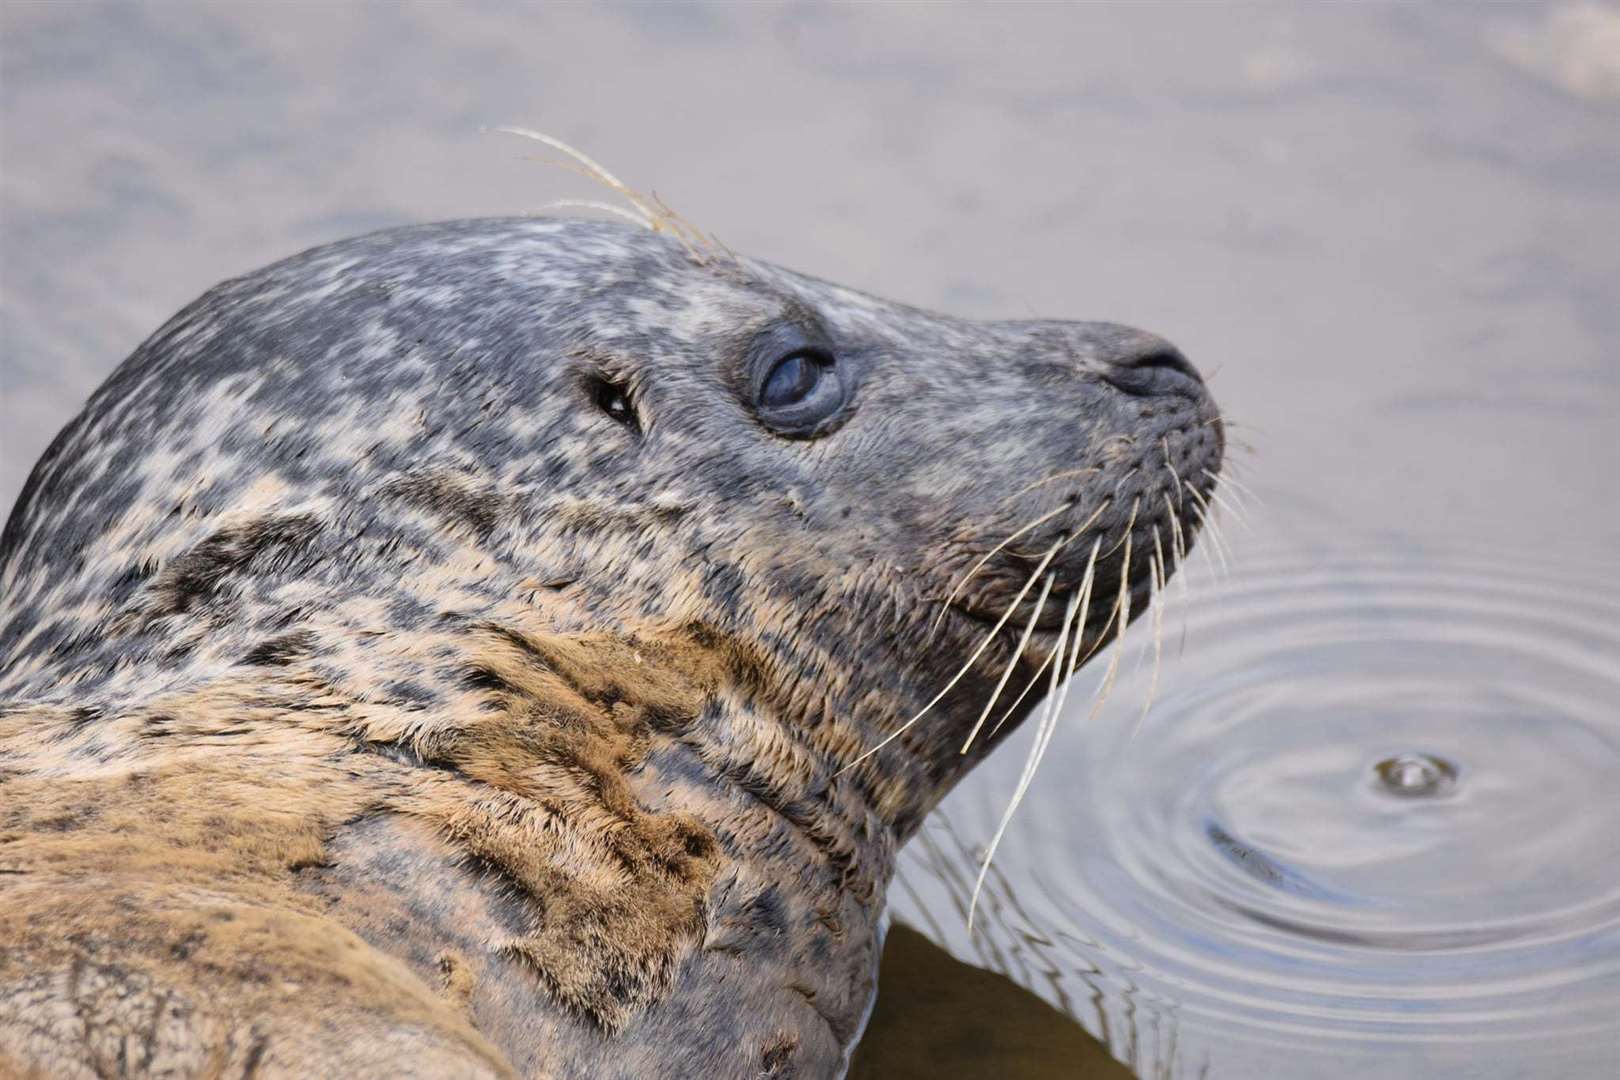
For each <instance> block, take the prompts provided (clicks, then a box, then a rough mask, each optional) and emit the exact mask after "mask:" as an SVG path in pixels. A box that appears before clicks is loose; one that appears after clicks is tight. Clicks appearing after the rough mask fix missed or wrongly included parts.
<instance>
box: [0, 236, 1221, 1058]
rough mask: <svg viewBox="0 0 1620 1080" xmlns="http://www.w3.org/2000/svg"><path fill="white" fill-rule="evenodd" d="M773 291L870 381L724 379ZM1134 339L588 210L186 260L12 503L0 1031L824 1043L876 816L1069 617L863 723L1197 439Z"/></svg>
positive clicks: (962, 761) (1128, 526)
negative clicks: (242, 268) (181, 297)
mask: <svg viewBox="0 0 1620 1080" xmlns="http://www.w3.org/2000/svg"><path fill="white" fill-rule="evenodd" d="M784 320H788V321H796V322H797V323H798V324H800V325H813V326H814V327H815V328H816V329H817V332H818V333H820V334H822V335H824V336H825V338H826V339H827V340H828V341H830V342H832V343H833V346H834V348H835V349H836V352H837V356H838V363H839V364H840V365H842V366H843V369H844V370H845V371H846V372H847V373H848V374H849V375H850V376H851V377H852V378H853V380H854V383H855V390H854V396H853V399H852V404H851V406H850V408H849V409H848V413H847V416H846V417H844V418H843V419H842V422H841V424H840V425H839V426H838V427H837V428H836V430H834V431H832V432H831V433H829V434H826V435H825V436H823V437H821V438H818V439H812V440H789V439H783V438H780V437H777V436H776V435H773V434H772V433H771V432H770V431H769V430H767V429H766V428H765V427H764V426H763V425H762V424H761V423H760V422H759V420H758V418H757V417H756V416H755V415H754V414H753V413H752V412H751V409H750V401H749V395H748V392H747V386H746V377H745V373H744V371H743V366H744V362H745V358H746V357H747V355H748V353H749V350H750V348H752V347H754V346H755V344H756V343H757V342H758V341H759V340H761V337H762V335H767V334H768V333H769V332H770V331H771V330H772V329H773V328H774V327H777V326H779V325H780V324H781V323H782V322H783V321H784ZM1165 349H1166V347H1165V346H1164V345H1163V343H1162V342H1159V341H1158V340H1157V339H1154V338H1152V337H1151V336H1149V335H1145V334H1142V333H1140V332H1137V331H1133V330H1129V329H1126V328H1123V327H1118V326H1113V325H1110V324H1101V323H1056V322H1016V323H975V322H967V321H962V320H956V319H951V318H947V317H944V316H940V315H935V314H931V313H927V312H923V311H919V310H916V309H912V308H907V307H903V306H900V305H896V304H891V303H888V302H885V301H881V300H878V299H875V298H872V297H869V296H865V295H861V294H858V293H855V292H852V291H850V290H847V289H843V288H840V287H837V286H834V285H830V284H827V283H825V282H821V281H816V280H814V279H811V278H807V277H804V276H801V275H797V274H793V273H790V272H788V271H785V270H781V269H778V268H775V267H772V266H769V265H766V264H762V263H758V262H753V261H750V260H747V259H742V258H731V257H726V258H716V259H694V258H693V257H692V254H691V252H690V251H689V250H687V249H686V248H685V247H683V246H682V245H681V244H679V243H678V242H676V241H674V240H671V239H669V238H667V237H664V236H658V235H654V234H652V233H648V232H639V231H636V230H633V229H627V228H624V227H620V226H613V225H605V224H599V223H586V222H562V221H539V220H486V221H469V222H455V223H448V224H441V225H432V226H425V227H419V228H411V229H403V230H395V231H391V232H385V233H379V234H376V235H373V236H368V237H361V238H359V239H355V240H350V241H345V242H343V243H339V244H335V245H332V246H329V247H325V248H320V249H317V250H315V251H311V252H308V253H305V254H303V255H299V256H296V257H294V258H292V259H289V260H287V261H285V262H282V263H279V264H276V265H274V266H271V267H269V268H267V269H264V270H261V271H259V272H257V273H253V274H250V275H248V276H246V277H242V278H238V279H236V280H233V281H229V282H226V283H224V284H222V285H220V286H218V287H217V288H215V289H213V290H212V291H210V292H209V293H208V294H207V295H205V296H204V297H203V298H201V299H200V300H198V301H197V302H196V303H194V304H193V305H191V306H190V307H188V308H186V309H185V310H184V311H182V312H181V313H180V314H179V315H177V316H176V317H175V318H174V319H172V320H171V321H170V322H169V323H168V324H167V325H165V326H164V327H163V328H162V329H160V330H159V331H158V332H157V333H156V334H155V335H154V336H153V337H152V338H151V339H150V340H149V341H148V342H146V343H145V344H144V345H143V346H141V348H140V349H139V350H137V351H136V353H135V354H134V355H133V356H131V357H130V358H129V360H127V361H126V362H125V363H124V364H123V365H122V366H121V367H120V368H119V369H118V371H117V372H116V373H115V374H114V375H113V376H112V377H111V378H110V379H109V380H108V381H107V383H106V384H105V385H104V386H103V387H102V388H101V389H100V390H99V391H97V393H96V394H95V395H94V396H93V397H92V399H91V400H90V402H89V404H88V405H87V406H86V408H85V410H84V412H83V413H82V414H81V415H80V416H79V417H78V418H77V419H76V420H74V421H73V423H72V424H70V425H69V427H68V428H67V429H66V430H65V431H64V432H63V433H62V434H61V436H59V437H58V439H57V440H56V442H55V443H54V444H53V445H52V446H51V448H50V450H49V451H48V452H47V453H46V455H45V457H44V458H43V460H42V461H41V462H40V463H39V465H38V466H37V467H36V469H35V471H34V473H33V476H32V478H31V479H30V481H29V483H28V486H27V488H26V489H25V491H24V493H23V495H22V497H21V498H20V500H19V501H18V504H17V506H16V509H15V510H14V512H13V514H12V516H11V519H10V521H9V523H8V524H7V526H6V529H5V533H4V536H3V538H0V588H3V597H0V701H3V702H5V703H6V704H5V705H4V706H3V707H0V1072H7V1071H9V1072H20V1073H22V1074H24V1075H29V1074H38V1075H51V1076H57V1075H61V1076H78V1075H83V1076H92V1075H109V1074H116V1075H129V1076H159V1075H164V1076H168V1075H178V1076H212V1075H289V1076H290V1075H317V1074H321V1075H347V1076H365V1075H377V1076H395V1075H424V1076H508V1075H514V1074H517V1075H533V1076H549V1075H558V1076H578V1075H592V1076H625V1077H629V1076H648V1075H681V1076H699V1075H701V1076H706V1077H714V1078H721V1077H752V1076H758V1075H771V1076H789V1075H794V1076H802V1077H815V1076H831V1075H837V1074H838V1073H839V1072H840V1071H841V1070H842V1068H843V1066H844V1063H845V1061H846V1059H847V1053H848V1050H849V1048H850V1047H851V1046H852V1045H853V1043H854V1041H855V1039H856V1038H857V1037H858V1035H859V1031H860V1028H861V1026H862V1024H863V1023H864V1019H863V1018H864V1016H865V1015H866V1013H867V1011H868V1009H869V1006H870V1002H871V999H872V995H873V993H874V978H875V963H876V957H877V955H878V950H879V945H880V942H879V937H880V934H879V930H878V927H879V925H880V917H881V914H882V908H883V897H884V891H885V888H886V886H887V883H888V880H889V876H890V872H891V869H892V866H893V860H894V855H895V852H896V850H897V849H898V848H899V846H900V845H901V844H902V843H904V841H905V840H906V838H907V837H908V836H909V835H910V834H911V833H912V832H913V831H914V830H915V829H916V827H917V825H918V824H919V823H920V822H921V820H922V818H923V817H924V815H926V814H927V812H928V811H929V809H930V808H931V807H932V806H933V805H934V804H935V803H936V802H937V801H938V800H939V799H940V798H941V797H943V795H944V794H945V792H947V791H948V790H949V789H950V787H951V786H952V784H954V783H955V781H956V780H957V779H958V778H960V777H961V776H962V775H963V774H964V773H965V772H966V771H967V770H968V769H969V768H971V766H972V765H973V764H974V763H975V762H976V761H978V760H979V759H981V758H982V756H983V754H984V753H986V752H988V750H989V749H990V747H992V746H993V745H994V744H995V743H996V741H998V740H999V738H1001V737H1004V736H1005V734H1006V731H1008V730H1011V727H1012V724H1009V725H1007V727H1006V728H1004V729H1003V730H1002V732H1001V733H1000V735H998V736H997V738H996V739H991V740H981V741H980V742H979V743H977V744H976V745H975V746H974V748H973V749H972V750H971V751H970V752H969V753H967V754H965V755H964V754H962V753H960V744H961V742H962V739H963V735H964V733H965V732H966V730H967V728H968V727H969V725H971V723H972V722H973V719H974V717H975V716H976V715H977V713H978V711H979V709H980V707H981V704H982V701H983V698H984V695H985V693H986V692H987V691H988V690H989V688H990V687H991V685H992V684H993V683H994V682H995V680H996V678H997V676H998V675H999V674H1000V671H1001V669H1002V667H1003V666H1004V665H1005V664H1007V663H1009V662H1011V663H1015V664H1018V665H1019V666H1020V667H1021V668H1027V669H1029V670H1031V671H1032V670H1033V669H1034V668H1035V667H1036V666H1037V665H1038V662H1039V660H1040V659H1041V657H1042V655H1043V652H1042V650H1047V651H1050V649H1051V648H1052V647H1053V645H1052V640H1051V638H1052V636H1053V635H1052V634H1051V633H1050V632H1048V631H1047V630H1044V629H1043V630H1042V631H1041V632H1039V633H1036V634H1035V635H1034V638H1033V639H1032V643H1031V645H1030V647H1029V649H1027V650H1026V653H1025V654H1024V655H1022V656H1014V655H1013V652H1014V645H1015V642H1014V639H1013V634H1012V633H1010V632H1009V633H1007V634H1005V635H1003V636H1002V637H1001V638H1000V639H998V640H997V641H996V642H995V643H994V646H993V647H992V648H991V649H989V650H987V651H986V652H985V653H984V654H983V657H982V660H981V661H979V662H978V663H976V664H975V665H973V667H972V669H971V670H970V672H969V675H968V677H967V678H965V679H964V680H963V681H962V683H961V684H960V685H959V686H958V687H957V688H955V689H954V690H953V692H952V694H951V695H949V696H948V697H947V698H946V699H945V700H944V701H942V702H941V703H940V705H939V706H937V707H936V708H935V709H933V710H932V711H931V712H930V713H929V714H928V716H927V718H926V719H925V721H924V722H922V723H919V724H917V725H915V726H914V727H913V728H911V729H909V730H907V731H906V732H905V734H904V735H903V736H902V737H900V738H897V739H895V740H894V741H893V742H891V743H889V744H888V745H886V746H884V747H883V749H882V750H881V751H880V752H879V753H876V754H873V755H871V756H870V757H867V758H865V759H864V760H861V755H862V754H863V753H864V752H865V751H867V750H868V749H869V748H871V747H872V746H874V745H876V744H878V743H879V742H880V741H881V740H882V739H883V738H884V737H885V736H886V735H887V734H889V733H891V732H893V731H895V730H897V729H898V727H899V725H900V724H902V723H903V722H904V721H905V720H906V719H907V718H909V717H911V716H912V715H914V714H915V713H916V712H917V710H918V709H919V708H920V705H921V703H922V702H924V701H926V700H927V699H928V698H929V697H931V696H932V695H933V694H934V692H935V691H936V690H937V689H938V687H940V686H941V685H943V683H944V682H945V680H946V679H948V678H949V677H950V676H951V674H952V673H953V672H954V671H955V670H956V668H957V667H958V666H959V665H960V664H961V663H962V661H963V659H964V658H965V657H966V656H967V655H969V653H970V652H971V650H972V649H973V648H974V647H975V646H976V645H977V644H978V642H979V640H980V639H981V638H982V636H983V635H984V634H985V633H986V631H987V629H988V623H987V622H986V619H987V618H989V619H991V620H993V619H994V618H995V617H996V616H997V615H999V614H1000V612H1001V609H1002V608H1003V607H1005V605H1006V604H1008V603H1009V602H1010V601H1011V600H1012V598H1013V597H1014V595H1016V593H1017V590H1018V589H1019V588H1020V587H1021V586H1022V585H1023V583H1024V581H1025V580H1026V578H1027V576H1028V573H1029V570H1030V567H1031V565H1032V560H1033V556H1032V554H1031V553H1039V552H1042V551H1045V550H1047V549H1048V548H1050V547H1051V545H1052V544H1053V542H1054V540H1055V539H1056V538H1060V537H1062V536H1064V535H1065V530H1066V529H1067V530H1070V531H1073V530H1077V529H1079V528H1080V526H1081V523H1082V522H1085V521H1088V520H1089V521H1090V522H1091V524H1090V525H1089V526H1088V527H1087V530H1086V533H1085V535H1084V537H1081V538H1077V540H1076V542H1074V543H1072V544H1071V545H1070V547H1069V548H1067V549H1065V554H1063V555H1062V556H1061V557H1060V558H1057V559H1056V561H1054V562H1053V563H1052V564H1051V566H1052V572H1053V573H1054V575H1055V576H1056V581H1057V585H1056V590H1057V591H1058V592H1061V591H1063V590H1064V589H1071V590H1072V589H1073V588H1074V586H1075V584H1076V583H1077V581H1078V579H1079V577H1080V574H1081V572H1082V570H1083V566H1084V563H1083V556H1084V555H1085V554H1086V553H1087V552H1088V551H1089V550H1090V548H1091V547H1092V543H1091V541H1092V540H1093V539H1100V540H1102V541H1103V547H1104V550H1105V551H1106V552H1107V555H1106V556H1105V557H1104V558H1103V559H1102V560H1101V562H1100V563H1099V564H1098V567H1097V570H1096V575H1097V580H1098V582H1099V583H1100V584H1099V586H1098V592H1099V593H1102V592H1103V591H1104V590H1105V589H1107V588H1109V587H1113V586H1111V585H1109V584H1108V583H1109V582H1115V583H1117V582H1118V581H1119V580H1120V578H1121V576H1122V575H1129V582H1130V584H1131V586H1132V587H1133V588H1136V587H1142V588H1145V587H1146V584H1147V580H1146V579H1147V577H1148V576H1149V575H1148V572H1147V565H1146V553H1147V552H1149V551H1152V550H1154V545H1153V543H1152V542H1151V536H1152V530H1153V529H1154V528H1163V529H1165V530H1166V532H1168V525H1167V523H1166V522H1165V520H1164V517H1163V515H1164V514H1165V513H1166V512H1167V511H1166V510H1165V509H1164V508H1165V507H1169V506H1184V505H1185V506H1190V505H1191V504H1188V503H1186V502H1185V501H1184V496H1185V494H1186V492H1184V490H1183V485H1184V484H1188V485H1190V484H1191V478H1194V477H1200V476H1205V475H1210V474H1213V472H1214V471H1215V470H1217V469H1218V466H1219V461H1220V454H1221V447H1222V441H1221V440H1222V436H1221V429H1220V425H1219V422H1218V420H1217V419H1216V413H1215V411H1214V408H1213V405H1212V404H1211V403H1210V401H1209V398H1208V396H1207V394H1205V393H1204V392H1203V390H1202V387H1201V385H1199V384H1198V383H1197V382H1196V379H1195V378H1192V377H1190V376H1183V377H1180V378H1171V379H1170V381H1169V382H1165V381H1164V380H1162V379H1158V380H1157V381H1156V379H1155V377H1154V375H1153V371H1152V370H1151V367H1152V365H1150V364H1147V363H1145V362H1144V358H1145V357H1148V358H1151V357H1152V356H1160V357H1162V356H1163V355H1165ZM1177 364H1179V361H1177ZM1172 366H1175V365H1172ZM604 380H606V381H608V382H610V383H612V384H613V385H616V386H622V387H623V388H625V391H626V392H627V393H628V395H629V398H630V400H631V402H632V403H633V406H634V410H635V412H634V422H633V423H624V422H620V421H617V420H615V419H614V418H613V417H611V416H608V415H606V414H604V413H603V411H602V410H601V409H599V408H597V407H596V405H595V402H594V400H593V396H592V387H593V386H597V385H600V384H601V382H602V381H604ZM1166 387H1170V389H1166ZM1205 470H1208V472H1207V473H1206V472H1205ZM1054 507H1064V508H1065V509H1064V510H1063V512H1062V513H1057V514H1054V515H1052V516H1051V517H1050V519H1049V520H1048V521H1046V522H1044V523H1043V524H1042V526H1041V527H1040V528H1039V529H1035V530H1033V531H1031V532H1029V534H1028V535H1027V536H1024V537H1022V538H1021V539H1020V541H1019V543H1017V544H1013V545H1009V546H1008V547H1007V548H1006V549H1005V550H1001V551H998V552H997V553H996V555H995V556H994V557H993V558H992V559H990V560H989V561H988V562H987V563H986V565H985V566H984V567H983V569H982V570H981V571H980V572H979V573H977V574H976V575H974V577H972V578H971V579H970V580H969V582H968V584H967V585H966V587H964V588H962V589H961V590H960V592H959V595H958V596H957V598H956V600H955V601H954V602H953V603H952V604H951V605H950V606H949V608H948V609H946V610H943V611H942V602H943V601H944V599H945V597H946V596H947V595H948V594H949V593H950V590H951V588H952V586H953V584H955V583H957V582H958V581H959V580H960V576H961V574H962V573H963V572H964V571H965V570H966V569H967V568H969V567H970V566H971V565H972V564H973V563H974V562H975V560H977V559H979V557H980V556H982V555H984V554H985V553H986V552H989V551H991V550H992V549H993V548H995V547H996V545H997V544H998V542H999V541H1001V540H1002V539H1003V538H1005V537H1006V536H1008V535H1009V534H1010V533H1012V532H1014V530H1016V529H1018V528H1019V527H1020V526H1022V525H1024V524H1025V523H1027V522H1029V521H1031V520H1033V519H1035V518H1037V517H1038V516H1039V515H1041V514H1043V513H1047V512H1049V511H1051V510H1052V509H1053V508H1054ZM1191 517H1192V515H1190V514H1189V515H1188V516H1187V520H1188V524H1189V525H1190V524H1191ZM1127 530H1131V532H1132V536H1133V538H1134V540H1135V542H1134V545H1122V542H1123V541H1124V540H1125V537H1126V531H1127ZM1122 546H1123V547H1124V550H1125V551H1126V552H1129V551H1131V550H1133V549H1134V551H1135V552H1137V553H1138V557H1137V558H1134V559H1132V560H1131V563H1130V565H1128V566H1127V565H1124V562H1125V559H1124V557H1123V556H1121V555H1120V554H1119V552H1120V549H1121V547H1122ZM1071 551H1072V557H1071V554H1070V552H1071ZM1141 606H1142V605H1137V606H1136V607H1135V609H1134V610H1140V608H1141ZM1105 614H1106V612H1104V613H1099V614H1098V616H1097V618H1096V619H1095V621H1094V622H1093V623H1088V627H1087V628H1088V630H1090V631H1091V632H1093V633H1096V634H1099V635H1100V634H1101V632H1102V626H1103V615H1105ZM1043 625H1044V624H1043ZM1027 707H1028V706H1027V705H1025V706H1023V707H1022V708H1027ZM857 761H859V764H858V765H857V766H856V767H854V768H850V767H849V766H850V765H851V764H852V763H855V762H857Z"/></svg>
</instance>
